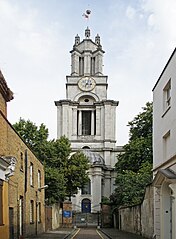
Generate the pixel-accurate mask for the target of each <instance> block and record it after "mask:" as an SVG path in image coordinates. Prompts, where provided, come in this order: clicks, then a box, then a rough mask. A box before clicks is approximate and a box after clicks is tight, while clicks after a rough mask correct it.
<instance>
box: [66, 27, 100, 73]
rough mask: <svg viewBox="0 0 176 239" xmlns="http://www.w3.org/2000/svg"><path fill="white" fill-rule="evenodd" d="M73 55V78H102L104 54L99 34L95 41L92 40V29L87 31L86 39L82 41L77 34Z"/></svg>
mask: <svg viewBox="0 0 176 239" xmlns="http://www.w3.org/2000/svg"><path fill="white" fill-rule="evenodd" d="M70 53H71V60H72V64H71V66H72V67H71V75H72V76H100V75H103V54H104V51H103V50H102V46H101V44H100V36H99V35H98V34H97V35H96V37H95V41H93V40H92V39H90V29H89V28H88V27H87V28H86V29H85V39H83V40H82V41H80V37H79V35H78V34H77V35H76V37H75V44H74V45H73V50H72V51H70Z"/></svg>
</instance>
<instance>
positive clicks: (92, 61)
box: [90, 57, 95, 75]
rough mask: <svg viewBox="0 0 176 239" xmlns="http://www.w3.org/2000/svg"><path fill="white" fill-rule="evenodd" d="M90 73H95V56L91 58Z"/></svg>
mask: <svg viewBox="0 0 176 239" xmlns="http://www.w3.org/2000/svg"><path fill="white" fill-rule="evenodd" d="M90 73H91V75H95V57H92V58H91V72H90Z"/></svg>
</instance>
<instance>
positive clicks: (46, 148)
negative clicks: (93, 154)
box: [13, 118, 89, 203]
mask: <svg viewBox="0 0 176 239" xmlns="http://www.w3.org/2000/svg"><path fill="white" fill-rule="evenodd" d="M13 127H14V128H15V129H16V131H17V132H18V133H19V135H20V136H21V137H22V138H23V140H24V141H25V142H26V143H27V145H28V146H29V147H30V148H31V149H32V150H33V152H34V153H35V154H36V156H37V157H38V159H39V160H41V161H42V162H43V163H44V166H45V183H46V184H48V186H49V187H48V189H47V190H46V193H45V195H46V197H47V198H48V200H49V203H54V202H58V201H62V200H64V198H65V197H66V196H69V197H71V196H72V195H74V194H75V193H77V190H78V188H81V187H82V186H83V185H84V184H85V183H86V182H87V181H88V175H87V172H86V171H87V170H88V168H89V164H88V159H87V158H86V157H85V156H84V155H83V154H82V153H81V152H77V153H75V154H73V155H72V156H71V157H70V154H71V145H70V142H69V140H68V139H67V138H66V137H65V136H62V137H61V138H60V139H57V140H54V139H53V140H50V141H49V140H48V129H47V128H46V126H45V125H44V124H41V125H40V126H39V127H37V126H36V125H35V124H34V123H32V122H31V121H30V120H27V121H25V120H24V119H22V118H20V120H19V122H18V123H15V124H14V125H13Z"/></svg>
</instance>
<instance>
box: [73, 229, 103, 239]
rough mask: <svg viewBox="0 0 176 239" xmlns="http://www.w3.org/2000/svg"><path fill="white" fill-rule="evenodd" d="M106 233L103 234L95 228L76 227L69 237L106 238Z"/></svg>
mask: <svg viewBox="0 0 176 239" xmlns="http://www.w3.org/2000/svg"><path fill="white" fill-rule="evenodd" d="M107 238H108V237H106V235H103V234H102V233H101V232H100V231H98V230H96V229H95V228H90V229H89V228H86V229H85V228H81V229H78V230H77V231H76V232H75V233H74V234H73V235H72V237H71V239H107Z"/></svg>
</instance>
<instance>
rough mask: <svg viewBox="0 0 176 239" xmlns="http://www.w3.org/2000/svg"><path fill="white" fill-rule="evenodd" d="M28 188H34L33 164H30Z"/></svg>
mask: <svg viewBox="0 0 176 239" xmlns="http://www.w3.org/2000/svg"><path fill="white" fill-rule="evenodd" d="M30 186H31V187H33V186H34V164H33V163H32V162H30Z"/></svg>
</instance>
